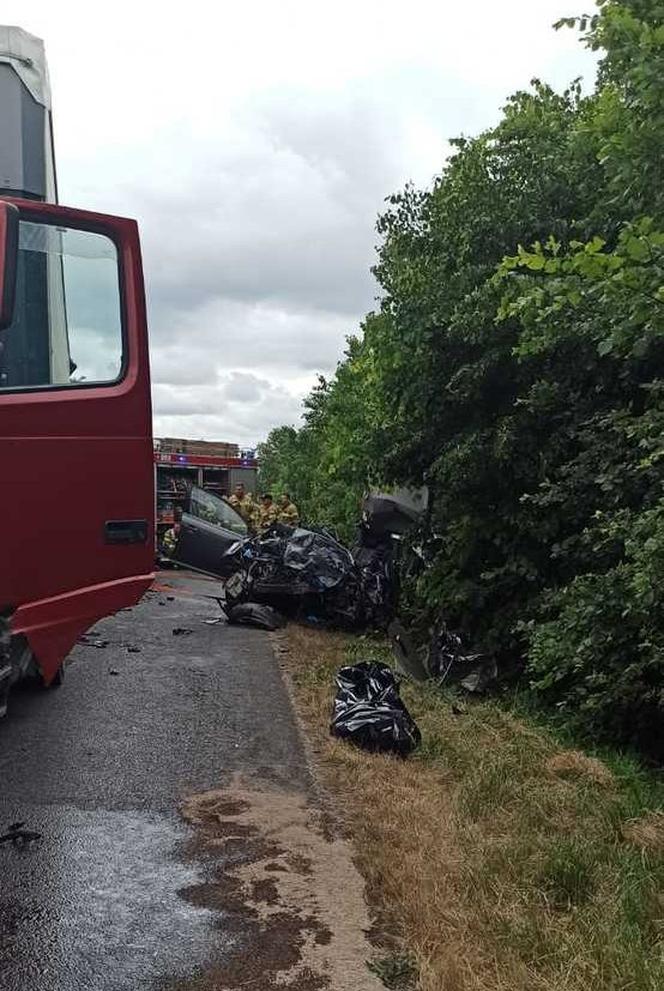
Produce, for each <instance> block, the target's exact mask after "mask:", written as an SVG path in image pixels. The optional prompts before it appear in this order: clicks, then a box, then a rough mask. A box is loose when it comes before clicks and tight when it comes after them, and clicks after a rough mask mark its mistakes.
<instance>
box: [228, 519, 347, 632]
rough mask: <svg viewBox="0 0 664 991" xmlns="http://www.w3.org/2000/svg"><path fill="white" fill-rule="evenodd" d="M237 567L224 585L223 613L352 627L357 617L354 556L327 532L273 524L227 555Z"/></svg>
mask: <svg viewBox="0 0 664 991" xmlns="http://www.w3.org/2000/svg"><path fill="white" fill-rule="evenodd" d="M226 557H227V560H229V561H232V562H233V563H234V566H235V570H234V571H233V574H232V575H231V577H230V578H229V579H228V581H227V582H226V603H227V608H229V609H233V608H234V607H235V606H236V605H238V604H239V603H243V602H257V603H264V604H266V605H271V606H273V607H274V608H275V609H277V610H279V612H281V613H284V614H285V615H289V616H293V617H297V618H301V619H308V620H310V621H313V622H316V621H323V620H325V621H329V622H332V623H334V624H335V625H338V626H348V627H352V626H354V625H356V624H357V623H358V621H359V619H360V616H361V596H360V578H359V573H358V569H357V567H356V565H355V562H354V560H353V556H352V554H351V553H350V551H349V550H348V548H346V547H344V546H343V544H341V543H339V541H338V540H336V539H335V538H334V537H333V536H332V535H331V534H330V533H328V532H327V531H325V530H307V529H304V528H303V527H295V528H293V527H289V526H286V525H285V524H283V523H275V524H273V525H272V526H271V527H270V528H269V529H268V530H266V531H265V533H263V534H261V535H260V536H257V537H251V538H249V539H247V540H244V541H241V542H238V543H237V544H236V545H235V546H234V547H232V548H230V549H229V551H228V552H227V555H226Z"/></svg>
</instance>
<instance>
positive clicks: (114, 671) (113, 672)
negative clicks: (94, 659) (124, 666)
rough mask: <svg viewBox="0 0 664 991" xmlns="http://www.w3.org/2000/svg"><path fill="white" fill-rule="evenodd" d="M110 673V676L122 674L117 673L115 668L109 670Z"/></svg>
mask: <svg viewBox="0 0 664 991" xmlns="http://www.w3.org/2000/svg"><path fill="white" fill-rule="evenodd" d="M108 673H109V674H120V672H119V671H116V669H115V668H109V669H108Z"/></svg>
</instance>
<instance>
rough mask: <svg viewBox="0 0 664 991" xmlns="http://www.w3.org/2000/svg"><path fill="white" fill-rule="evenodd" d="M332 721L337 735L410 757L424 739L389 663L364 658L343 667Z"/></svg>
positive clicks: (331, 728)
mask: <svg viewBox="0 0 664 991" xmlns="http://www.w3.org/2000/svg"><path fill="white" fill-rule="evenodd" d="M336 683H337V694H336V696H335V699H334V710H333V713H332V721H331V723H330V732H331V734H332V735H333V736H338V737H340V738H341V739H344V740H349V741H350V742H352V743H355V744H356V745H357V746H359V747H362V748H363V749H364V750H370V751H373V752H376V751H383V752H389V753H395V754H398V755H399V756H401V757H407V756H408V754H410V753H412V751H413V750H416V749H417V747H418V746H419V745H420V742H421V734H420V731H419V728H418V726H417V724H416V723H415V720H414V719H413V718H412V716H411V715H410V713H409V712H408V709H407V708H406V706H405V705H404V703H403V701H402V699H401V696H400V694H399V682H398V680H397V678H396V676H395V674H394V672H393V671H392V669H391V668H390V667H388V666H387V664H380V663H379V662H377V661H361V662H360V663H359V664H353V665H349V666H347V667H343V668H341V669H340V670H339V671H338V673H337V675H336Z"/></svg>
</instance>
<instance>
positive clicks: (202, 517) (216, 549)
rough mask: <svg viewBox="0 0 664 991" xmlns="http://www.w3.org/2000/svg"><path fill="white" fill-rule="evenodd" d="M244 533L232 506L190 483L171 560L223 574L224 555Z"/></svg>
mask: <svg viewBox="0 0 664 991" xmlns="http://www.w3.org/2000/svg"><path fill="white" fill-rule="evenodd" d="M247 533H248V531H247V524H246V523H245V522H244V520H243V519H242V517H241V516H240V514H239V513H237V512H236V511H235V510H234V509H233V507H232V506H229V504H228V503H227V502H224V500H223V499H220V498H219V497H218V496H216V495H213V494H212V493H211V492H205V491H204V490H203V489H199V488H198V487H197V486H196V485H194V486H192V488H191V490H190V492H189V498H188V500H187V504H186V507H185V511H184V512H183V514H182V522H181V525H180V534H179V538H178V542H177V545H176V547H175V551H174V552H173V554H172V559H173V560H174V561H177V562H178V563H179V564H185V565H187V566H188V567H190V568H195V569H196V570H198V571H206V572H208V573H209V574H213V575H220V576H223V575H224V574H225V572H226V571H227V568H225V566H224V564H225V562H224V554H225V553H226V551H227V550H228V548H229V547H231V546H232V544H234V543H236V542H237V541H238V540H243V539H244V538H245V537H246V536H247Z"/></svg>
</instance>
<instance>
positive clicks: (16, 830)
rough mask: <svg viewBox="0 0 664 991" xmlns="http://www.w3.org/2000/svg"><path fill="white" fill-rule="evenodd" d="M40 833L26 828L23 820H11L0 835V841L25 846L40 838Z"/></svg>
mask: <svg viewBox="0 0 664 991" xmlns="http://www.w3.org/2000/svg"><path fill="white" fill-rule="evenodd" d="M41 838H42V834H41V833H38V832H37V831H36V830H34V829H26V827H25V823H24V822H13V823H12V824H11V825H10V826H8V827H7V831H6V832H5V833H3V834H2V836H0V843H11V844H12V845H13V846H25V845H26V844H28V843H34V842H35V840H40V839H41Z"/></svg>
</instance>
